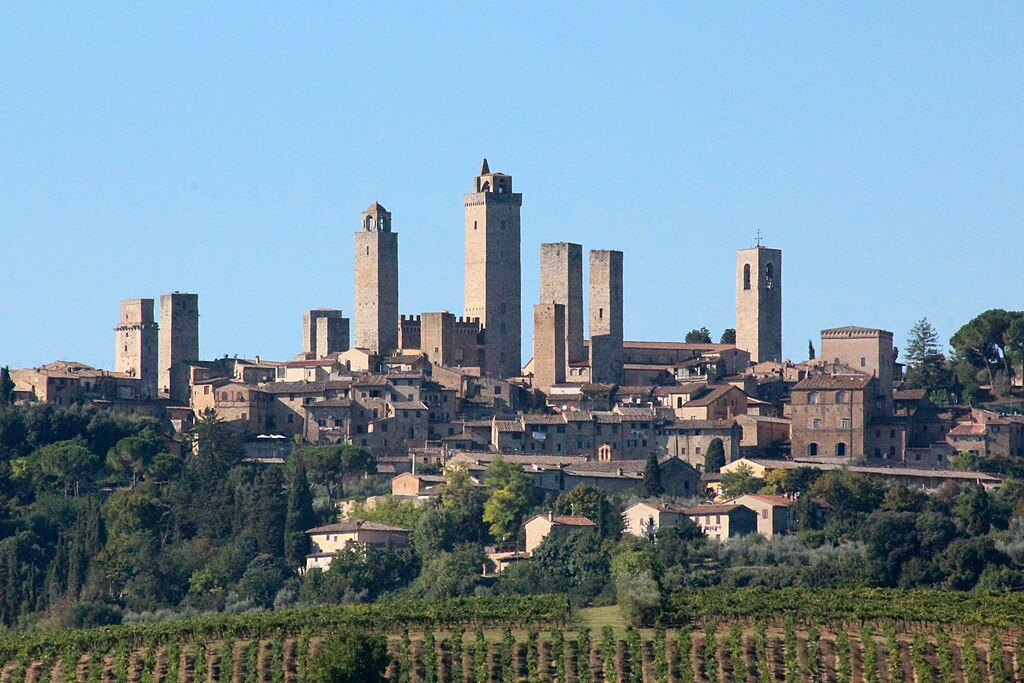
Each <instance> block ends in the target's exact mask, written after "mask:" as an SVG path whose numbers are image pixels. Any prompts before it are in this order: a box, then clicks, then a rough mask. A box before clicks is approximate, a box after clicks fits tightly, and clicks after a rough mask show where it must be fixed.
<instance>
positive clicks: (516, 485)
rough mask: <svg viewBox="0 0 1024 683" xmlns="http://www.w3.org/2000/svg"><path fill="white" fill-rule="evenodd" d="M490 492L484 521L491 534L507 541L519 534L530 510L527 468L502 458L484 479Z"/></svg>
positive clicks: (491, 465) (499, 458)
mask: <svg viewBox="0 0 1024 683" xmlns="http://www.w3.org/2000/svg"><path fill="white" fill-rule="evenodd" d="M484 480H485V481H486V482H487V487H488V488H489V489H490V495H489V496H488V498H487V502H485V503H484V513H483V520H484V521H485V522H487V523H488V524H490V525H491V535H492V536H494V538H496V539H498V540H500V541H506V540H508V539H509V538H511V537H512V536H514V535H515V534H516V533H517V532H518V531H519V523H520V522H521V521H522V518H523V515H524V514H526V511H527V510H528V509H529V507H530V497H529V493H530V480H529V478H528V477H527V475H526V473H525V472H523V469H522V468H521V467H519V465H516V464H514V463H510V462H507V461H506V460H505V459H504V458H502V457H501V456H500V455H499V456H498V457H496V458H495V459H494V460H493V461H492V462H491V464H490V465H489V466H488V467H487V474H486V477H485V479H484Z"/></svg>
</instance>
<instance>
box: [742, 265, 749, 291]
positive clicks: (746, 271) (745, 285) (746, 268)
mask: <svg viewBox="0 0 1024 683" xmlns="http://www.w3.org/2000/svg"><path fill="white" fill-rule="evenodd" d="M743 289H750V264H749V263H747V264H744V266H743Z"/></svg>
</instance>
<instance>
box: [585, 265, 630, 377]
mask: <svg viewBox="0 0 1024 683" xmlns="http://www.w3.org/2000/svg"><path fill="white" fill-rule="evenodd" d="M622 342H623V334H622V252H621V251H609V250H591V252H590V381H591V382H607V383H611V384H618V383H621V382H622V359H623V348H622Z"/></svg>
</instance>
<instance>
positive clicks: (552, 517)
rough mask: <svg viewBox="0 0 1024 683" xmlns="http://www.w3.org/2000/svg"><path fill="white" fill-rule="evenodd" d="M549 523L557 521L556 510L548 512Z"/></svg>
mask: <svg viewBox="0 0 1024 683" xmlns="http://www.w3.org/2000/svg"><path fill="white" fill-rule="evenodd" d="M548 521H549V522H553V521H555V511H554V510H548Z"/></svg>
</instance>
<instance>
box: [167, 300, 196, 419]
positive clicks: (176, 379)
mask: <svg viewBox="0 0 1024 683" xmlns="http://www.w3.org/2000/svg"><path fill="white" fill-rule="evenodd" d="M192 360H199V295H198V294H186V293H184V292H173V293H171V294H161V295H160V395H161V396H163V397H166V398H169V399H170V400H171V401H173V402H175V403H179V404H183V405H188V403H189V399H190V398H191V397H190V396H189V368H188V365H187V364H186V363H187V362H188V361H192Z"/></svg>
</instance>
